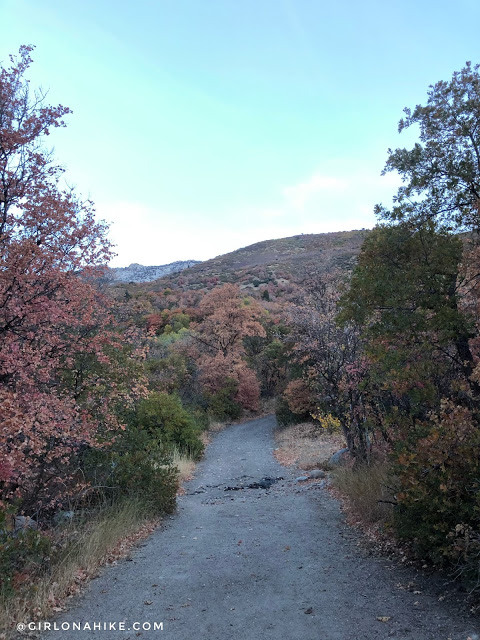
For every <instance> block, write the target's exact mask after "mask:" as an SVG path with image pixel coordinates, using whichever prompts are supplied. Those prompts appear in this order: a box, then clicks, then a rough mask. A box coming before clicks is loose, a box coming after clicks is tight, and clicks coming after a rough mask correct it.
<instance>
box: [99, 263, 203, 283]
mask: <svg viewBox="0 0 480 640" xmlns="http://www.w3.org/2000/svg"><path fill="white" fill-rule="evenodd" d="M198 262H199V261H198V260H177V262H171V263H170V264H162V265H160V266H156V267H146V266H144V265H142V264H137V263H133V264H131V265H130V266H129V267H114V268H111V269H109V272H108V276H107V277H108V279H109V280H110V281H113V282H115V283H116V282H151V281H152V280H158V278H161V277H162V276H166V275H168V274H170V273H177V272H179V271H183V270H184V269H188V268H189V267H193V266H194V265H196V264H198Z"/></svg>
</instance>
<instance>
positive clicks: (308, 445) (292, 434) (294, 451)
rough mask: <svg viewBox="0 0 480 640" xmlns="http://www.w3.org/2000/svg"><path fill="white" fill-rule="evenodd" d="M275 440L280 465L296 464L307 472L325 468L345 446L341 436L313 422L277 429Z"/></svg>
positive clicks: (276, 455)
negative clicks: (331, 458) (333, 455)
mask: <svg viewBox="0 0 480 640" xmlns="http://www.w3.org/2000/svg"><path fill="white" fill-rule="evenodd" d="M275 440H276V442H277V445H278V448H277V449H276V450H275V457H276V458H277V460H278V461H279V462H280V464H284V465H286V466H289V465H293V464H296V465H297V466H298V467H299V468H300V469H304V470H305V471H307V470H308V469H318V468H325V466H326V465H327V462H328V459H329V458H330V456H331V455H332V454H334V453H335V452H336V451H338V450H339V449H342V448H343V447H344V446H345V444H344V443H345V441H344V438H343V437H342V436H341V435H340V434H338V433H328V432H327V431H326V430H324V429H322V428H321V427H319V425H318V424H317V423H313V422H302V423H301V424H293V425H290V426H287V427H280V428H277V429H276V431H275Z"/></svg>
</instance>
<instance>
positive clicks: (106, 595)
mask: <svg viewBox="0 0 480 640" xmlns="http://www.w3.org/2000/svg"><path fill="white" fill-rule="evenodd" d="M274 427H275V419H274V418H273V417H266V418H261V419H259V420H254V421H251V422H247V423H244V424H240V425H235V426H232V427H229V428H227V429H226V430H224V431H222V432H220V433H219V434H217V435H216V436H215V438H214V440H213V442H212V443H211V444H210V445H209V447H208V449H207V452H206V456H205V458H204V460H203V461H202V462H201V463H200V464H199V465H198V467H197V471H196V477H195V479H194V480H193V481H191V482H190V483H188V484H187V485H186V495H184V496H182V497H180V498H179V500H178V511H177V513H176V514H175V515H174V516H172V517H171V518H167V519H166V521H165V522H164V525H163V526H162V527H160V528H159V529H158V530H157V531H156V532H155V533H154V534H153V535H152V536H151V537H150V538H149V540H148V541H147V543H146V544H144V545H143V546H141V547H139V548H138V549H136V550H135V551H134V552H133V554H132V556H131V558H130V560H131V561H130V562H127V561H122V562H120V563H119V564H118V565H116V566H114V567H110V568H108V569H105V570H103V572H102V574H101V575H100V577H98V578H97V579H95V580H93V581H92V582H91V584H90V587H89V588H88V590H87V592H86V593H85V594H84V595H83V596H82V597H81V598H80V599H78V600H77V601H76V602H75V603H74V604H73V606H72V608H71V609H70V610H69V611H68V612H67V613H65V614H62V616H61V617H60V618H58V619H57V620H56V621H55V622H56V624H57V626H58V627H59V628H61V625H62V623H63V630H62V631H58V632H53V631H52V632H48V633H45V634H43V636H42V637H44V638H48V640H51V639H53V638H57V639H58V640H70V639H72V640H73V639H75V640H82V639H83V638H91V637H92V636H94V637H98V638H102V640H113V639H117V638H122V639H132V640H133V639H134V638H142V639H147V638H148V639H150V638H157V639H159V638H162V637H163V638H168V639H170V640H194V639H196V640H252V639H255V640H257V639H258V640H270V639H271V640H279V639H280V640H283V639H284V640H297V639H298V640H362V639H365V640H366V639H368V640H376V639H387V638H396V639H397V640H403V639H405V640H407V639H408V640H447V639H448V638H450V639H451V640H466V639H467V637H468V636H469V635H470V636H471V637H472V638H473V637H474V633H475V629H476V628H478V626H477V621H476V619H475V618H473V617H471V616H469V615H467V614H465V613H461V612H460V610H459V609H458V608H457V607H458V603H456V601H455V600H454V599H449V598H446V599H444V600H441V601H439V599H438V598H439V597H442V596H441V595H440V591H438V588H439V586H438V584H437V583H435V581H431V580H429V579H427V578H425V577H424V576H422V575H421V574H416V573H415V572H414V571H413V570H411V569H406V568H403V567H401V566H397V565H396V564H394V563H392V562H391V561H389V560H387V559H385V558H375V557H371V556H370V555H368V554H367V552H366V551H365V550H364V548H363V546H362V545H361V544H360V543H359V539H358V537H357V534H356V533H355V532H354V531H353V530H351V529H350V528H348V527H347V526H346V525H345V523H344V519H343V517H342V514H341V512H340V509H339V505H338V503H337V502H336V501H335V500H334V499H333V498H331V497H330V495H329V494H328V492H327V491H326V490H325V488H324V485H325V481H323V482H318V483H313V484H310V485H308V486H309V487H316V490H314V491H313V490H311V489H310V488H309V490H308V491H307V490H306V489H307V487H306V486H303V487H301V486H299V485H298V484H297V483H296V482H295V478H296V474H295V472H294V471H292V470H290V469H287V468H284V467H281V466H280V465H279V464H278V463H277V462H276V461H275V459H274V457H273V455H272V451H273V448H274V443H273V438H272V430H273V428H274ZM297 473H298V471H297ZM266 479H268V481H265V480H266ZM270 480H274V482H270ZM262 483H263V484H262ZM248 485H251V486H254V488H249V486H248ZM255 485H256V486H255ZM232 487H240V488H239V489H238V490H228V488H230V489H231V488H232ZM226 489H227V490H226ZM412 585H413V586H412ZM306 614H307V615H306ZM121 621H123V624H124V626H125V630H118V628H119V626H120V625H119V623H120V622H121ZM74 622H76V623H78V624H80V625H81V626H82V627H83V626H84V625H85V624H86V623H88V624H90V626H91V627H92V628H93V625H94V623H95V622H96V623H101V625H102V628H101V629H100V630H97V631H78V630H72V629H71V628H70V630H69V629H68V628H67V627H68V625H70V627H71V626H72V624H73V623H74ZM111 622H115V624H116V629H115V630H112V631H108V630H104V629H103V625H104V623H107V625H108V623H111ZM154 622H157V623H159V622H163V632H161V631H154V630H150V631H149V630H142V628H141V626H142V624H143V623H147V626H148V623H149V624H151V625H152V627H153V623H154ZM134 623H140V628H139V629H138V630H137V629H134V628H133V625H134Z"/></svg>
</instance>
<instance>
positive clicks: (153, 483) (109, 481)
mask: <svg viewBox="0 0 480 640" xmlns="http://www.w3.org/2000/svg"><path fill="white" fill-rule="evenodd" d="M82 466H83V471H84V473H85V477H86V479H87V481H88V483H89V485H90V487H91V490H90V491H89V492H87V494H86V495H87V497H88V501H89V505H90V506H92V505H93V506H95V505H96V504H98V503H99V502H100V503H102V502H106V503H107V504H108V503H110V504H113V503H115V502H117V501H119V500H122V499H123V498H130V499H131V498H133V499H135V500H136V501H138V502H140V503H141V504H142V505H143V506H144V507H145V510H146V511H147V512H149V513H155V514H157V513H162V512H165V513H169V512H171V511H173V510H174V508H175V496H176V490H177V472H176V469H175V467H174V466H173V464H172V462H171V455H170V453H169V452H168V451H167V449H166V447H165V445H163V444H162V443H159V442H158V440H155V439H154V438H152V437H151V436H150V434H149V433H148V432H147V431H145V430H143V429H138V428H137V427H136V426H133V425H130V426H129V427H128V428H127V429H126V430H125V431H124V432H123V433H122V434H120V435H119V436H117V438H116V439H115V441H114V442H113V444H112V445H111V446H110V447H108V448H103V449H91V450H89V451H88V452H87V453H86V455H85V456H84V460H83V465H82Z"/></svg>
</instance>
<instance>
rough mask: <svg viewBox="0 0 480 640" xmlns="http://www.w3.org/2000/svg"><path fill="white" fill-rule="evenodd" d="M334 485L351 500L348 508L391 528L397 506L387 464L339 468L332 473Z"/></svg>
mask: <svg viewBox="0 0 480 640" xmlns="http://www.w3.org/2000/svg"><path fill="white" fill-rule="evenodd" d="M331 477H332V482H333V486H334V487H336V488H337V489H338V490H339V491H340V493H341V494H342V496H343V497H344V498H345V499H346V500H347V501H348V509H349V510H350V511H351V512H352V513H353V515H354V516H355V517H356V518H357V519H358V520H360V521H362V522H365V523H367V524H369V525H371V524H374V525H379V526H380V527H382V528H385V527H390V525H391V522H392V517H393V508H394V504H393V503H394V490H393V488H392V487H391V486H390V485H391V482H392V480H391V477H390V473H389V466H388V465H387V464H386V463H380V462H379V463H376V464H371V465H361V466H359V467H350V466H342V467H335V468H334V469H333V470H332V472H331Z"/></svg>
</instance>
